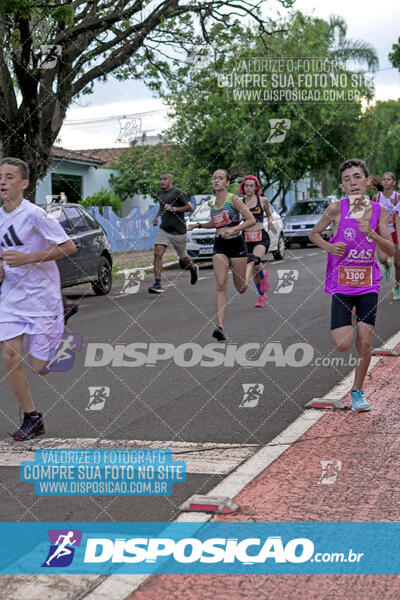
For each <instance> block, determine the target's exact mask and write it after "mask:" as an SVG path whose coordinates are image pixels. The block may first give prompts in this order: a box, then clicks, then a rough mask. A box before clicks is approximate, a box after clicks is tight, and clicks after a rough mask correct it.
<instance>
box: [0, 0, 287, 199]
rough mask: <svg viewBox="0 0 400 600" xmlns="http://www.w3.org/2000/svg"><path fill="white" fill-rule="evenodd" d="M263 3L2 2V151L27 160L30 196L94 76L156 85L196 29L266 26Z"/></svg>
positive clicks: (151, 0) (239, 0)
mask: <svg viewBox="0 0 400 600" xmlns="http://www.w3.org/2000/svg"><path fill="white" fill-rule="evenodd" d="M266 1H267V0H263V1H257V2H249V1H247V0H226V1H221V0H196V1H193V0H187V1H186V2H185V1H182V0H72V1H71V0H51V2H43V1H42V0H0V139H1V145H2V151H3V154H4V155H13V156H18V157H20V158H22V159H24V160H26V162H27V163H28V164H29V166H30V169H31V186H30V188H29V190H28V195H29V194H30V197H31V198H32V199H33V197H34V190H35V187H36V181H37V179H38V178H39V177H43V176H44V175H45V173H46V171H47V169H48V167H49V165H50V163H51V149H52V145H53V143H54V141H55V140H56V139H57V136H58V133H59V131H60V128H61V126H62V123H63V120H64V118H65V114H66V111H67V108H68V106H69V105H70V104H71V101H72V100H73V99H74V98H77V97H79V95H80V94H86V93H90V92H91V90H92V88H93V84H94V81H96V80H98V79H103V80H104V79H106V78H107V75H108V74H113V75H114V76H115V77H116V78H118V79H122V80H124V79H127V78H134V79H142V80H145V81H146V82H147V83H149V84H151V85H152V86H153V87H155V88H156V87H157V85H158V82H159V79H160V75H161V74H163V75H164V76H165V77H170V76H171V73H172V67H173V62H174V61H173V60H172V61H171V57H176V56H177V55H178V54H177V53H178V51H179V49H181V48H185V47H186V48H187V47H190V46H192V42H193V30H194V28H195V27H197V28H198V29H199V30H200V31H202V33H203V39H207V30H208V28H209V27H210V26H211V24H212V23H213V22H215V21H219V22H223V23H224V26H225V27H227V28H229V27H230V26H231V25H232V23H233V22H234V20H235V19H237V18H246V17H250V18H251V19H254V20H256V21H258V22H259V23H260V26H263V22H262V18H261V16H260V14H261V13H260V8H261V7H262V6H263V5H265V4H266ZM280 1H281V4H283V5H290V4H291V3H292V1H293V0H280Z"/></svg>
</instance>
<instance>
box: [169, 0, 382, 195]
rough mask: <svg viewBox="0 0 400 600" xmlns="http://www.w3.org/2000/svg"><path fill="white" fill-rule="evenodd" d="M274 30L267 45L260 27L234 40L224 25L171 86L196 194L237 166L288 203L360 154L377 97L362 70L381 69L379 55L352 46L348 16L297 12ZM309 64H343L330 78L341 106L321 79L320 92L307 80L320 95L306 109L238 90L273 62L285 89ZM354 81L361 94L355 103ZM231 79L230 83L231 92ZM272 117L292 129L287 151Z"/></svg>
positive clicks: (186, 175) (185, 173) (176, 135)
mask: <svg viewBox="0 0 400 600" xmlns="http://www.w3.org/2000/svg"><path fill="white" fill-rule="evenodd" d="M273 25H274V29H275V30H277V33H275V35H274V36H271V37H270V38H268V39H267V40H266V39H265V38H264V37H263V36H262V35H260V31H259V30H258V29H256V28H254V27H251V26H249V27H246V26H243V25H242V24H236V25H235V27H234V28H232V29H231V30H230V31H229V32H227V31H226V30H225V29H224V28H223V27H221V26H220V24H219V23H216V24H215V25H214V27H213V28H212V29H211V30H210V31H209V34H208V37H209V42H210V43H209V46H207V47H203V50H202V53H201V52H199V54H200V60H199V57H198V56H197V57H194V58H195V60H194V63H193V65H191V66H189V65H184V66H182V67H180V68H179V69H178V70H177V73H176V76H175V77H174V78H171V79H170V80H169V81H168V89H167V90H166V91H164V97H165V100H166V102H167V103H168V104H169V106H170V117H171V119H172V120H173V125H172V126H171V127H170V128H169V130H168V131H167V136H168V138H169V139H170V140H171V141H172V142H173V143H175V144H176V145H177V147H179V150H180V152H181V161H180V164H181V165H182V178H183V180H184V181H185V182H186V184H187V185H188V186H189V189H190V191H191V192H192V193H199V192H204V191H206V190H208V189H209V188H210V175H211V173H212V171H213V170H214V169H216V168H218V167H225V168H228V167H229V166H230V165H237V166H239V167H240V168H241V169H242V170H243V171H245V172H247V173H253V174H255V175H257V176H258V177H259V178H260V180H261V181H262V183H263V184H264V185H271V184H273V183H274V184H277V194H280V195H281V194H284V193H285V191H286V190H287V189H288V187H289V186H290V185H291V183H292V182H293V181H296V180H298V179H300V178H301V177H303V176H304V175H306V174H313V173H320V172H321V171H324V170H329V169H330V168H331V167H332V165H333V168H334V170H335V171H336V167H337V164H338V163H340V162H341V161H342V160H343V159H344V158H346V156H349V155H351V154H352V151H353V149H354V148H355V147H356V140H357V135H358V128H359V126H360V122H361V116H362V103H363V102H365V100H370V99H372V97H373V89H372V87H371V86H370V84H369V82H368V81H367V80H366V79H365V77H364V72H363V71H362V70H361V69H358V68H356V66H357V65H356V63H358V64H359V65H361V66H365V67H367V68H368V69H374V68H376V67H377V64H378V60H377V56H376V53H375V51H374V49H373V47H372V46H371V45H370V44H369V43H366V42H362V41H353V40H349V39H347V37H346V31H347V28H346V23H345V22H344V20H343V19H342V18H340V17H331V18H330V20H329V21H325V20H323V19H319V18H315V17H307V16H305V15H303V14H301V13H299V12H297V13H294V14H292V15H290V16H289V17H286V18H284V19H282V20H281V21H279V22H275V23H274V24H273ZM266 26H267V28H271V26H272V23H270V22H268V21H267V22H266ZM199 43H200V41H199ZM200 48H201V46H200ZM301 57H309V58H314V59H322V60H325V61H328V63H329V61H330V63H331V64H333V63H334V62H335V64H340V65H341V68H340V70H339V71H338V72H337V73H335V72H334V71H332V70H331V71H329V72H328V73H327V78H326V81H327V82H326V86H327V90H328V92H332V93H333V96H332V99H330V97H328V100H327V101H319V102H318V101H315V91H316V89H317V88H318V85H319V84H320V80H318V82H317V83H316V84H311V87H310V86H308V84H307V83H306V82H305V81H304V78H303V79H302V80H301V81H302V86H301V88H302V91H304V92H306V93H309V94H310V96H309V97H310V100H305V101H303V102H296V101H295V100H293V99H289V100H287V99H286V98H283V100H282V101H280V102H279V101H274V99H273V98H272V99H271V98H270V97H268V98H267V99H266V100H265V99H264V97H263V95H261V96H259V97H258V96H257V93H258V92H257V90H254V94H253V96H251V95H250V94H248V93H247V90H244V92H243V90H242V92H243V93H242V92H241V91H240V90H239V92H240V93H238V90H235V89H234V86H230V85H229V82H230V81H232V80H233V78H234V77H235V76H236V75H237V74H238V72H239V71H240V65H242V64H246V62H247V63H249V61H251V60H253V61H254V60H258V61H261V60H262V59H263V58H264V59H265V60H269V59H283V60H284V63H283V64H284V68H283V71H282V73H277V74H275V75H276V77H277V78H278V81H279V77H280V75H281V74H282V78H286V79H284V81H283V83H282V84H281V87H285V85H287V86H288V85H289V83H287V82H288V81H289V76H290V73H289V71H288V69H287V66H288V60H289V59H299V60H300V59H301ZM285 61H286V62H285ZM271 62H272V61H271ZM348 65H349V66H348ZM351 67H352V68H351ZM270 69H271V67H270ZM243 73H244V74H246V70H245V69H243V70H242V72H241V74H242V75H243ZM239 75H240V72H239ZM275 75H274V74H272V73H271V72H269V73H268V77H266V79H265V86H264V90H266V91H267V92H270V91H272V88H273V77H274V76H275ZM303 75H304V73H303ZM311 75H313V73H311ZM341 76H343V79H342V82H341V83H340V85H339V91H343V93H344V96H343V98H344V99H341V98H340V94H339V96H338V99H336V90H338V85H337V80H338V78H339V77H341ZM353 77H355V83H356V86H357V90H358V95H357V96H355V95H354V94H353V95H352V90H354V85H353V84H354V81H353V79H352V78H353ZM229 78H231V79H229ZM224 81H227V82H228V84H227V85H225V86H224ZM241 81H243V79H242V80H241ZM335 82H336V83H335ZM221 83H222V85H221ZM262 91H263V90H262ZM311 92H314V97H311ZM246 93H247V96H246ZM321 98H322V96H321ZM271 119H275V124H276V123H278V124H280V126H281V128H282V127H284V128H286V136H285V135H283V136H281V138H283V139H282V141H281V143H274V140H273V139H272V138H271V134H272V133H273V131H272V127H273V123H274V122H272V123H271ZM276 139H277V138H275V140H276Z"/></svg>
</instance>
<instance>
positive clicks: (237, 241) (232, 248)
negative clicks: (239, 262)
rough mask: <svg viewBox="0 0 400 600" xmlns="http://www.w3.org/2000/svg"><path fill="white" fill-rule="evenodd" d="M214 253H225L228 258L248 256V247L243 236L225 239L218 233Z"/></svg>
mask: <svg viewBox="0 0 400 600" xmlns="http://www.w3.org/2000/svg"><path fill="white" fill-rule="evenodd" d="M213 254H225V256H227V257H228V258H246V257H247V249H246V244H245V242H244V239H243V236H242V235H238V236H237V237H234V238H228V239H225V238H222V237H220V236H219V235H217V236H216V237H215V240H214V250H213Z"/></svg>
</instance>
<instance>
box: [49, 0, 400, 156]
mask: <svg viewBox="0 0 400 600" xmlns="http://www.w3.org/2000/svg"><path fill="white" fill-rule="evenodd" d="M294 8H295V9H297V10H301V11H302V12H304V13H306V14H310V15H314V16H317V17H321V18H325V19H327V18H329V16H330V15H332V14H334V15H340V16H341V17H343V18H344V19H345V21H346V23H347V26H348V33H347V37H348V38H349V39H354V40H364V41H367V42H369V43H370V44H372V45H373V46H374V48H375V51H376V53H377V55H378V58H379V71H378V72H377V73H375V75H374V80H375V87H376V99H377V100H388V99H398V98H400V73H399V71H398V70H397V69H393V68H392V65H391V63H390V61H389V59H388V53H389V52H390V51H391V49H392V45H393V44H394V43H395V42H397V40H398V39H399V37H400V2H399V0H379V2H371V3H370V4H367V3H366V2H365V1H364V0H353V1H350V0H335V2H334V3H333V2H329V1H326V0H320V1H318V0H296V2H295V4H294ZM278 10H279V12H280V13H281V14H284V13H285V12H286V11H285V9H283V8H282V6H281V5H280V4H279V2H278V1H277V0H270V2H268V3H267V5H266V10H265V14H266V15H268V16H274V15H275V14H276V12H277V11H278ZM127 124H129V125H130V128H131V129H133V130H137V131H139V130H140V131H141V132H145V133H146V135H152V136H153V135H157V134H159V133H160V132H161V131H162V130H163V129H165V128H166V127H167V126H168V119H167V109H166V107H165V106H164V105H163V104H162V102H161V100H160V99H158V98H154V97H153V95H152V92H151V91H150V90H148V89H147V88H146V86H145V85H144V84H143V83H142V82H138V81H125V82H117V81H116V80H114V79H113V77H111V76H110V77H109V78H108V81H106V82H96V83H95V85H94V93H93V94H91V95H89V96H84V97H83V98H80V99H79V100H77V101H76V102H74V103H73V104H71V106H70V108H69V110H68V112H67V117H66V120H65V121H64V124H63V127H62V129H61V131H60V142H59V143H58V145H61V146H63V147H64V148H68V149H73V150H79V149H83V148H88V149H90V148H114V147H115V148H121V147H126V146H128V145H129V143H128V141H127V137H126V135H125V133H124V127H125V126H126V125H127ZM131 134H132V132H131V133H130V134H129V133H128V135H131ZM121 138H122V140H123V141H119V139H121Z"/></svg>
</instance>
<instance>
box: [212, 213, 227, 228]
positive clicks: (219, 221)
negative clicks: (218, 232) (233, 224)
mask: <svg viewBox="0 0 400 600" xmlns="http://www.w3.org/2000/svg"><path fill="white" fill-rule="evenodd" d="M211 220H212V222H213V223H214V225H215V227H223V226H224V225H229V223H230V219H229V216H228V213H227V212H225V211H223V212H221V213H216V214H214V215H212V216H211Z"/></svg>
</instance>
